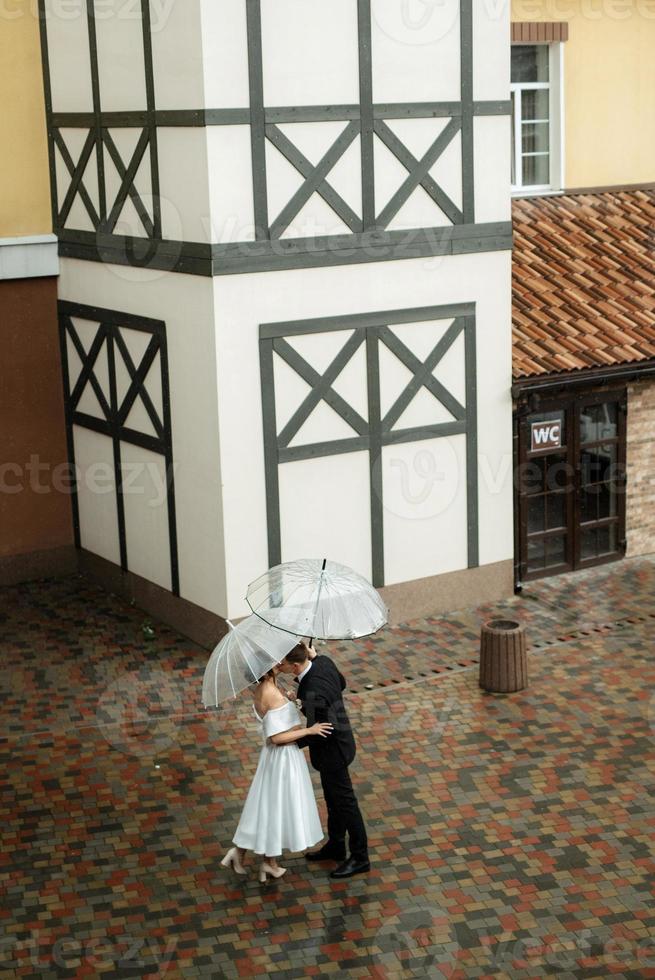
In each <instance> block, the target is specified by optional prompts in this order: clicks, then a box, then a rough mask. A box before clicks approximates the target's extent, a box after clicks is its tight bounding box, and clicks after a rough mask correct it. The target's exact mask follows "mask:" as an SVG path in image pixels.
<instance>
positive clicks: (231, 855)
mask: <svg viewBox="0 0 655 980" xmlns="http://www.w3.org/2000/svg"><path fill="white" fill-rule="evenodd" d="M221 864H222V865H223V867H224V868H230V867H231V868H233V869H234V870H235V871H236V873H237V874H238V875H245V874H248V872H247V871H246V869H245V868H244V866H243V865H242V864H241V861H240V860H239V852H238V851H237V849H236V847H231V848H230V850H229V851H228V852H227V854H226V855H225V857H224V858H223V860H222V861H221Z"/></svg>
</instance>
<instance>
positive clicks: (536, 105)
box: [510, 43, 563, 194]
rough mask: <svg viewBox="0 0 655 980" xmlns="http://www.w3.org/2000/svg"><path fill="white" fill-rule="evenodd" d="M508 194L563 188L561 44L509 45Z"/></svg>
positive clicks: (541, 191)
mask: <svg viewBox="0 0 655 980" xmlns="http://www.w3.org/2000/svg"><path fill="white" fill-rule="evenodd" d="M510 89H511V100H512V191H513V192H514V193H516V194H521V193H543V192H545V191H553V190H559V189H561V187H562V186H563V138H562V134H563V99H562V95H563V85H562V44H561V43H554V44H513V45H512V72H511V86H510Z"/></svg>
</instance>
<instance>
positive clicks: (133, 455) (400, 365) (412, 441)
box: [40, 0, 512, 633]
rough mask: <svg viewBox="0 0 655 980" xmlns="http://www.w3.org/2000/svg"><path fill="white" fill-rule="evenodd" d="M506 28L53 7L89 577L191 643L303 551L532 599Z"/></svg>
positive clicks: (191, 1)
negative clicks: (524, 510) (524, 513)
mask: <svg viewBox="0 0 655 980" xmlns="http://www.w3.org/2000/svg"><path fill="white" fill-rule="evenodd" d="M505 6H506V5H498V4H491V5H487V4H482V3H477V2H476V0H446V2H445V3H441V4H438V5H435V6H434V7H431V8H430V10H429V16H427V15H426V16H425V17H422V18H419V19H418V20H415V19H414V14H412V13H411V11H410V12H408V8H407V5H403V4H400V3H398V2H397V0H331V2H330V3H324V2H319V0H220V2H216V0H211V2H210V0H184V2H177V3H156V2H155V0H135V2H133V3H132V2H130V3H126V2H125V0H103V2H102V3H99V2H96V3H95V4H94V0H79V2H78V3H75V2H68V3H67V4H66V10H65V12H63V11H62V9H61V4H58V3H57V0H40V14H41V18H40V19H41V41H42V51H43V66H44V80H45V98H46V111H47V122H48V136H49V152H50V172H51V184H52V208H53V222H54V227H55V231H56V234H57V236H58V239H59V253H60V279H59V318H60V332H61V350H62V359H63V366H64V384H65V395H66V420H67V432H68V451H69V456H70V459H71V460H72V461H74V463H75V465H76V473H77V483H76V492H75V493H74V495H73V518H74V527H75V534H76V539H77V545H78V547H79V548H80V549H81V555H82V559H83V564H84V567H86V568H87V570H89V571H91V572H94V573H95V574H97V575H100V576H102V577H104V579H105V580H107V581H111V582H113V583H114V584H115V583H116V582H118V581H122V583H123V587H124V588H126V589H131V590H132V592H133V593H134V594H138V596H139V597H140V601H141V602H143V603H144V604H146V605H147V604H148V603H150V604H152V605H153V607H154V606H157V608H159V610H160V611H162V610H164V611H165V612H166V615H168V616H170V617H171V618H173V620H174V621H176V622H178V623H181V622H182V620H184V622H185V623H186V628H187V629H188V630H189V631H191V632H193V627H192V625H189V624H192V622H193V621H197V622H198V623H201V622H204V623H206V622H207V621H208V620H207V614H211V615H214V616H220V617H226V616H239V615H242V614H244V613H245V612H246V606H245V603H244V599H243V596H244V592H245V588H246V585H247V583H248V582H249V581H251V580H252V579H253V578H254V577H255V576H256V575H257V574H259V573H261V572H262V571H263V570H264V569H265V568H267V567H268V566H269V565H273V564H276V563H277V562H280V561H284V560H289V559H293V558H296V557H300V556H313V555H316V556H317V555H321V556H323V555H327V556H329V557H330V558H332V559H334V560H337V561H342V562H344V563H346V564H348V565H352V566H353V567H355V568H356V569H357V570H359V571H360V572H362V573H363V574H365V575H366V576H367V577H369V578H370V579H371V580H372V581H373V582H374V584H375V585H376V586H380V587H384V588H385V595H386V596H387V598H388V600H389V602H390V604H391V608H392V612H393V613H394V616H395V617H396V618H398V617H404V616H409V615H416V614H419V613H421V612H427V611H434V610H435V609H437V608H439V606H442V607H443V606H444V605H450V606H452V605H453V604H454V603H455V602H456V603H458V604H462V605H464V604H466V603H467V602H469V601H471V599H479V598H490V597H492V596H498V595H502V594H507V593H508V592H509V591H510V590H511V582H512V480H511V454H512V442H511V437H512V405H511V392H510V385H511V349H510V344H511V315H510V305H511V303H510V298H511V287H510V255H511V252H510V248H511V225H510V187H509V166H510V118H509V113H510V104H509V101H508V94H509V41H510V38H509V15H508V12H507V11H506V10H505V9H504V8H505ZM414 13H415V12H414ZM171 597H177V600H179V601H175V599H174V598H171ZM175 610H178V611H177V612H176V611H175ZM179 610H183V611H182V612H180V611H179ZM194 617H195V620H194ZM203 617H205V618H203ZM196 633H198V630H197V629H196Z"/></svg>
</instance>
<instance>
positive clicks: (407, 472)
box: [214, 252, 512, 616]
mask: <svg viewBox="0 0 655 980" xmlns="http://www.w3.org/2000/svg"><path fill="white" fill-rule="evenodd" d="M214 295H215V309H216V312H217V318H216V330H217V343H216V355H217V362H216V363H217V381H218V397H219V425H220V442H221V454H222V464H221V471H222V479H223V506H224V520H225V547H226V565H227V596H228V614H229V615H230V616H238V615H241V614H243V613H245V612H246V607H245V605H244V602H243V595H244V593H245V588H246V586H247V584H248V583H249V582H250V581H251V580H252V579H254V578H255V577H256V576H257V575H259V574H260V573H261V572H262V571H264V570H265V569H266V568H267V566H268V550H267V534H266V497H265V483H264V457H263V431H262V406H261V396H260V375H259V349H258V338H259V324H261V323H268V322H276V321H287V320H295V319H304V318H310V317H317V316H337V315H339V314H344V315H349V314H353V313H363V312H371V311H376V310H393V309H405V308H407V307H409V306H411V307H421V306H433V305H438V304H449V303H462V302H474V303H475V304H476V319H477V364H478V376H477V386H478V451H479V481H480V482H479V515H480V562H481V564H486V563H490V562H496V561H501V560H504V559H508V558H510V557H511V555H512V487H511V452H512V446H511V400H510V382H511V378H510V329H509V325H510V256H509V253H508V252H494V253H478V254H474V255H462V256H456V257H449V258H441V259H440V258H433V259H407V260H402V261H396V262H390V263H385V264H384V265H381V264H367V265H359V266H348V267H343V266H342V267H337V268H334V269H316V270H301V271H287V272H279V273H263V274H259V275H243V276H226V277H219V278H217V279H215V280H214ZM420 326H421V330H422V332H423V334H424V336H423V338H422V339H421V338H420V337H418V336H417V337H416V338H414V340H412V341H411V346H412V347H413V348H414V349H415V350H416V352H417V354H420V353H424V352H425V349H424V350H421V344H426V343H427V344H429V345H430V347H429V349H431V348H432V347H433V346H434V343H436V340H437V339H438V337H439V332H438V330H439V329H442V328H439V327H438V325H435V324H433V325H432V329H430V327H429V326H428V325H423V324H422V325H420ZM396 332H397V334H398V336H399V337H402V336H403V327H402V326H401V327H397V328H396ZM420 332H421V331H417V334H418V333H420ZM346 336H347V334H346V333H345V332H344V334H343V336H342V338H341V342H340V341H339V339H335V338H336V334H327V335H321V336H319V337H310V338H298V340H300V339H302V340H306V341H309V342H310V343H306V344H305V347H304V350H305V352H306V353H307V357H308V359H309V358H310V357H311V363H312V364H313V365H316V367H317V369H320V367H321V365H323V366H325V365H326V364H327V363H328V362H329V360H330V359H331V358H332V356H333V355H334V352H335V349H338V348H339V347H340V346H341V343H342V342H345V339H346ZM406 336H407V335H406ZM294 343H295V341H294ZM407 344H408V346H410V339H409V337H407ZM311 345H313V346H314V349H313V350H312V351H310V346H311ZM297 349H298V350H299V351H300V350H301V345H300V343H298V344H297ZM442 371H444V372H445V374H444V375H443V380H444V382H447V383H448V384H449V387H450V388H451V390H452V391H453V393H455V394H456V395H457V394H459V395H461V389H462V387H463V378H462V375H461V366H460V364H459V363H458V352H457V351H456V350H455V351H454V352H453V359H452V360H451V362H450V364H448V363H445V364H444V365H443V367H442ZM344 373H345V372H344ZM406 374H407V372H406V371H405V369H404V368H402V367H401V366H400V365H398V366H397V367H396V368H395V377H394V368H393V367H390V368H389V369H388V370H387V376H386V377H387V381H386V382H384V384H385V391H387V395H386V397H391V394H390V393H389V392H391V393H393V391H392V389H393V383H394V381H395V384H396V386H398V385H399V386H400V387H402V381H403V380H404V378H405V375H406ZM437 374H438V375H439V372H437ZM281 377H282V382H283V389H284V390H283V393H282V395H281V397H280V400H279V402H278V411H279V412H280V413H281V414H280V419H279V420H278V421H279V425H278V430H279V429H280V427H281V425H283V424H284V422H285V421H286V419H287V418H288V416H289V414H290V412H291V410H292V405H293V406H297V405H298V404H299V401H298V398H299V397H300V398H301V397H302V394H303V384H302V382H300V381H297V380H294V379H293V376H292V375H291V373H290V372H288V370H287V374H286V381H285V376H284V374H282V376H281ZM439 377H440V379H441V377H442V375H439ZM362 378H363V375H362V371H361V367H358V365H357V364H356V363H355V364H354V365H353V367H352V369H351V372H350V376H349V377H346V378H341V379H340V382H341V387H339V385H338V384H337V385H336V386H335V387H337V388H338V390H339V391H340V393H341V394H343V395H344V397H346V396H347V397H349V399H351V403H352V404H353V407H355V408H357V410H358V411H360V413H364V412H365V398H366V394H365V387H363V386H362ZM294 384H295V385H296V389H295V391H291V386H292V385H294ZM389 386H391V388H389ZM285 396H286V398H287V404H286V407H285V404H284V402H285ZM351 396H352V398H351ZM383 397H384V396H383ZM462 397H463V395H462ZM430 401H431V400H430ZM425 411H435V408H434V406H433V405H432V403H431V406H430V408H429V409H428V407H427V406H424V407H422V408H421V406H419V408H418V409H417V412H418V414H417V415H415V416H414V417H413V418H412V417H409V420H408V419H407V418H405V419H402V420H401V425H403V426H404V425H405V424H407V425H413V424H420V422H421V421H424V422H425V421H439V420H440V419H439V417H438V416H433V417H432V418H428V417H426V416H425V415H423V416H421V414H420V413H421V412H425ZM317 413H318V409H317ZM308 424H309V423H308ZM344 428H345V431H344ZM349 434H350V435H352V434H353V433H352V432H350V433H349V432H348V431H347V427H345V424H344V423H342V422H341V421H340V420H337V421H336V422H335V421H334V419H333V418H332V417H331V414H330V413H329V412H328V413H324V415H323V418H322V419H321V418H318V419H317V420H316V421H315V422H314V423H313V428H312V429H310V430H307V431H305V432H303V433H302V437H301V433H299V439H298V440H297V441H296V442H295V443H294V444H300V442H307V441H314V440H315V439H316V438H321V437H323V438H340V437H343V436H344V435H349ZM463 441H464V440H463V437H461V436H455V437H450V438H443V439H439V440H435V441H434V442H433V443H432V444H431V442H430V441H426V442H421V443H414V444H410V445H404V446H394V447H388V448H387V449H385V452H384V460H383V472H384V497H385V513H384V530H385V565H386V581H387V583H388V584H391V583H393V582H399V581H406V580H408V579H413V578H420V577H422V576H427V575H435V574H439V573H441V572H446V571H452V570H455V569H458V568H464V567H466V514H465V505H466V495H465V487H466V473H465V467H464V466H463V456H462V453H463ZM426 452H427V453H432V454H433V457H432V458H433V461H434V463H435V465H436V467H437V472H438V473H443V474H445V476H444V478H443V479H441V478H440V477H437V478H436V479H435V480H434V485H433V488H432V491H431V492H430V494H429V495H428V496H427V498H426V497H425V495H424V491H425V488H426V481H425V478H424V477H422V476H421V471H422V463H421V461H422V460H425V459H426V457H425V456H420V455H419V454H423V453H426ZM508 462H509V463H510V465H509V466H508V465H507V463H508ZM394 464H395V465H394ZM430 465H432V463H430ZM403 479H405V480H406V481H409V482H408V484H407V486H408V487H409V493H406V492H405V491H404V490H403V487H402V486H401V481H402V480H403ZM280 496H281V511H282V513H281V524H282V553H283V559H284V560H290V559H293V558H298V557H307V556H317V555H324V554H325V555H328V556H329V557H331V558H333V559H334V560H343V561H345V562H346V563H348V564H351V565H353V566H354V567H356V568H357V569H358V570H359V571H361V572H362V573H363V574H365V575H370V516H369V513H370V512H369V484H368V464H367V458H366V454H363V453H362V454H352V456H351V455H350V454H348V455H346V456H334V457H328V458H325V459H320V460H316V461H314V460H308V461H299V462H294V463H287V464H283V465H282V466H281V467H280ZM413 501H414V502H413Z"/></svg>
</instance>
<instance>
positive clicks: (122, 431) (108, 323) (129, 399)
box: [59, 300, 180, 595]
mask: <svg viewBox="0 0 655 980" xmlns="http://www.w3.org/2000/svg"><path fill="white" fill-rule="evenodd" d="M72 318H79V319H82V320H88V321H91V322H92V323H94V324H97V327H96V333H95V336H94V338H93V340H92V342H91V345H90V346H89V350H88V353H87V351H86V350H85V348H84V345H83V344H82V341H81V340H80V337H79V334H78V332H77V330H76V329H75V324H74V323H73V319H72ZM123 330H136V331H139V332H140V333H145V334H148V335H149V340H148V344H147V346H146V348H145V351H144V353H143V355H142V356H141V359H140V361H139V362H138V364H137V363H135V361H134V359H133V358H132V355H131V354H130V351H129V349H128V346H127V344H126V342H125V337H124V336H123V333H122V331H123ZM59 331H60V344H61V358H62V366H63V374H64V395H65V409H66V430H67V437H68V458H69V462H70V464H71V466H73V468H74V466H75V442H74V439H73V426H78V427H80V428H82V429H90V430H91V431H93V432H98V433H100V434H101V435H105V436H108V437H109V438H110V439H111V440H112V447H113V464H114V480H115V485H116V510H117V518H118V538H119V551H120V563H121V568H122V569H123V570H124V571H127V570H128V568H129V566H128V548H127V534H126V525H125V506H124V500H123V468H122V465H121V442H127V443H131V444H132V445H134V446H140V447H141V448H142V449H146V450H149V451H150V452H152V453H157V454H158V455H161V456H163V457H164V465H165V472H166V491H167V509H168V536H169V549H170V568H171V587H172V592H173V594H174V595H179V591H180V588H179V573H178V556H177V526H176V520H175V481H174V472H173V442H172V431H171V411H170V394H169V381H168V355H167V348H166V326H165V324H164V323H163V322H162V321H161V320H153V319H150V318H149V317H140V316H134V315H131V314H128V313H120V312H118V311H116V310H105V309H100V308H98V307H92V306H83V305H80V304H78V303H69V302H65V301H63V300H61V301H60V302H59ZM67 338H70V341H71V343H72V345H73V347H74V349H75V351H76V353H77V355H78V357H79V359H80V362H81V365H82V367H81V371H80V374H79V376H78V378H77V380H76V382H75V384H74V386H73V387H72V388H71V382H70V364H69V357H68V343H67ZM105 344H106V350H107V370H108V377H109V390H108V391H103V389H102V385H101V384H100V382H99V381H98V378H97V376H96V373H95V372H96V364H97V361H98V357H99V355H100V352H101V350H102V348H103V347H104V345H105ZM157 355H159V370H160V381H161V391H162V411H161V414H160V413H159V412H158V411H157V408H156V407H155V405H154V403H153V401H152V398H151V397H150V394H149V392H148V390H147V387H146V381H147V379H148V375H149V373H150V371H151V369H153V366H154V363H155V360H156V358H157ZM118 357H120V358H121V359H122V361H123V363H124V365H125V368H126V370H127V374H128V375H129V379H130V381H129V385H128V387H127V390H126V391H125V393H124V395H123V396H122V397H121V398H119V393H118V385H117V381H116V363H117V358H118ZM87 384H88V385H90V386H91V389H92V390H93V393H94V394H95V396H96V399H97V401H98V404H99V405H100V409H101V411H102V415H103V417H102V418H99V417H97V416H95V415H89V414H88V413H87V412H83V411H81V410H80V408H79V404H80V400H81V398H82V395H83V394H84V390H85V389H86V387H87ZM137 398H140V399H141V402H142V403H143V406H144V408H145V410H146V413H147V415H148V418H149V420H150V423H151V425H152V427H153V429H154V432H155V435H154V436H153V435H151V434H149V433H145V432H139V431H138V430H137V429H133V428H131V427H129V426H128V425H127V420H128V417H129V415H130V412H131V410H132V408H133V406H134V404H135V402H136V400H137ZM74 472H75V470H74ZM72 506H73V524H74V528H75V543H76V545H77V547H78V548H80V547H81V533H80V516H79V505H78V499H77V484H76V482H74V483H73V493H72Z"/></svg>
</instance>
